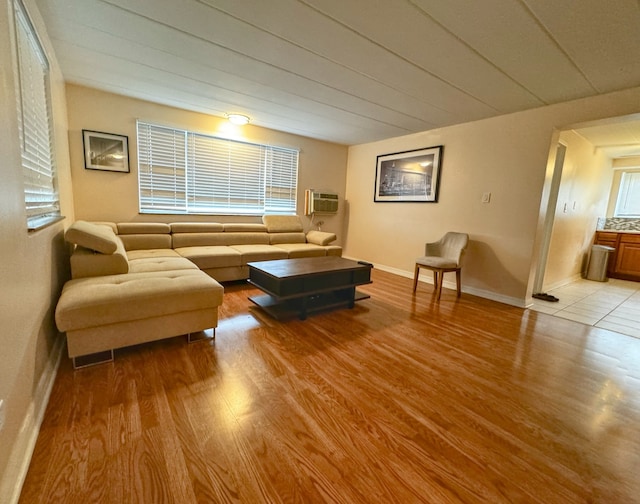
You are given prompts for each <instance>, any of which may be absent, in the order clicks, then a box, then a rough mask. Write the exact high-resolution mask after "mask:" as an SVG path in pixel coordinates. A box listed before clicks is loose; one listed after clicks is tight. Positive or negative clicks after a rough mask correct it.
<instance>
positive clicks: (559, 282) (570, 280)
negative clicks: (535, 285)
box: [543, 273, 582, 292]
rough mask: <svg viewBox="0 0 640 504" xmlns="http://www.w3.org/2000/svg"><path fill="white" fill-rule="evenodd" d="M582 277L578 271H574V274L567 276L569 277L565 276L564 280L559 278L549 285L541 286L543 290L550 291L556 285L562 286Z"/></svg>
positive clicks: (555, 287) (556, 286)
mask: <svg viewBox="0 0 640 504" xmlns="http://www.w3.org/2000/svg"><path fill="white" fill-rule="evenodd" d="M580 279H582V274H580V273H576V274H575V275H573V276H571V277H569V278H565V279H564V280H559V281H558V282H554V283H552V284H549V285H545V286H544V288H543V291H545V292H546V291H550V290H553V289H557V288H558V287H563V286H565V285H567V284H570V283H573V282H576V281H578V280H580Z"/></svg>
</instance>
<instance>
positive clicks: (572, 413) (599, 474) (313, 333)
mask: <svg viewBox="0 0 640 504" xmlns="http://www.w3.org/2000/svg"><path fill="white" fill-rule="evenodd" d="M373 281H374V283H373V284H371V285H367V286H364V287H362V288H361V290H363V291H366V292H368V293H370V294H371V299H368V300H365V301H361V302H359V303H357V304H356V307H355V308H354V309H352V310H348V309H343V310H336V311H331V312H327V313H322V314H317V315H313V316H310V317H309V318H308V319H307V320H305V321H299V320H292V321H289V322H278V321H275V320H273V319H271V318H269V317H268V316H265V315H263V314H262V313H261V312H260V311H259V310H258V309H257V308H254V307H252V305H251V303H250V302H249V301H248V300H247V296H248V295H252V294H255V293H256V290H255V289H253V288H251V287H250V286H248V285H246V284H233V285H228V286H227V287H226V293H225V297H224V304H223V306H222V307H221V312H220V316H221V317H220V318H221V321H220V325H219V328H218V331H217V336H216V339H215V342H208V341H204V342H202V341H201V342H197V343H193V344H187V343H186V341H185V339H184V338H174V339H170V340H165V341H162V342H156V343H152V344H147V345H142V346H139V347H135V348H129V349H125V350H121V351H118V352H116V360H115V362H114V363H111V364H104V365H99V366H95V367H93V368H87V369H84V370H80V371H77V372H74V371H72V369H71V366H70V363H69V361H68V360H67V359H64V362H63V364H62V366H61V369H60V371H59V374H58V377H57V379H56V383H55V386H54V389H53V392H52V395H51V400H50V403H49V406H48V409H47V412H46V416H45V419H44V423H43V425H42V429H41V432H40V437H39V439H38V442H37V446H36V449H35V453H34V456H33V459H32V463H31V466H30V470H29V474H28V476H27V479H26V482H25V485H24V487H23V491H22V498H21V503H24V504H31V503H39V502H53V503H61V502H63V503H86V504H89V503H98V502H107V503H127V504H128V503H145V504H149V503H162V504H164V503H180V504H190V503H195V502H201V503H217V502H222V503H226V502H246V503H262V502H265V503H266V502H268V503H271V502H273V503H280V502H282V503H288V502H300V503H316V502H332V503H333V502H336V503H360V502H362V503H402V504H406V503H414V502H416V503H417V502H426V503H436V504H437V503H458V502H465V503H482V504H486V503H502V502H509V503H512V502H515V503H530V502H531V503H545V504H549V503H563V504H565V503H586V502H590V503H594V502H596V503H607V504H612V503H613V504H615V503H625V504H626V503H633V502H640V477H639V475H640V339H635V338H632V337H628V336H623V335H619V334H616V333H612V332H609V331H607V330H605V329H600V328H595V327H589V326H585V325H582V324H580V323H577V322H573V321H570V320H563V319H559V318H556V317H552V316H550V315H546V314H543V313H536V312H533V311H529V310H521V309H518V308H514V307H511V306H507V305H503V304H499V303H495V302H491V301H488V300H485V299H481V298H477V297H473V296H470V295H467V294H463V295H462V297H461V298H460V299H456V297H455V292H454V291H451V290H446V289H445V290H444V291H443V294H442V299H441V301H440V303H437V302H435V298H434V297H433V295H432V286H430V285H425V284H420V285H419V287H418V292H417V294H416V295H415V296H412V293H411V289H412V286H411V280H410V279H406V278H401V277H398V276H395V275H392V274H389V273H385V272H381V271H379V270H374V271H373Z"/></svg>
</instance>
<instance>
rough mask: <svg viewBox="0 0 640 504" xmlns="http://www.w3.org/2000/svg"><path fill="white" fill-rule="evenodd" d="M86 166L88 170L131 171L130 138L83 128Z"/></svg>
mask: <svg viewBox="0 0 640 504" xmlns="http://www.w3.org/2000/svg"><path fill="white" fill-rule="evenodd" d="M82 141H83V144H84V167H85V169H87V170H104V171H113V172H125V173H128V172H129V138H128V137H126V136H123V135H114V134H112V133H102V132H100V131H89V130H82Z"/></svg>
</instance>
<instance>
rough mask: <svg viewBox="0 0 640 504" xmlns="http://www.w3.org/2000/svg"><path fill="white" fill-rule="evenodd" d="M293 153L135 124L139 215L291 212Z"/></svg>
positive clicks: (294, 170) (295, 162)
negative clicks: (136, 128)
mask: <svg viewBox="0 0 640 504" xmlns="http://www.w3.org/2000/svg"><path fill="white" fill-rule="evenodd" d="M297 183H298V151H297V150H295V149H286V148H282V147H275V146H272V145H260V144H252V143H247V142H239V141H236V140H228V139H223V138H218V137H213V136H209V135H203V134H201V133H194V132H191V131H186V130H181V129H176V128H167V127H164V126H157V125H154V124H148V123H143V122H138V188H139V196H140V212H141V213H169V214H172V213H187V214H227V215H248V214H252V215H261V214H265V213H266V214H274V213H280V214H291V213H295V211H296V193H297Z"/></svg>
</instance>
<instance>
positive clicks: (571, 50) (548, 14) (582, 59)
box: [524, 0, 640, 92]
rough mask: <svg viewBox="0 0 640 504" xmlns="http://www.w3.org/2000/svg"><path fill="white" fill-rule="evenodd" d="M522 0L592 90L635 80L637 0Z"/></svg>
mask: <svg viewBox="0 0 640 504" xmlns="http://www.w3.org/2000/svg"><path fill="white" fill-rule="evenodd" d="M524 2H525V3H526V4H527V5H528V6H529V8H530V9H531V11H532V13H533V14H534V15H535V16H536V17H537V19H539V20H540V22H541V24H542V25H543V26H544V27H545V28H546V29H547V30H548V31H549V32H550V34H551V36H552V37H553V38H554V39H555V40H556V41H557V43H558V44H559V45H560V46H561V47H562V48H563V49H564V50H565V52H566V53H567V55H568V56H569V57H570V58H571V59H572V60H573V61H574V62H575V64H576V65H577V66H578V68H580V69H581V70H582V72H583V73H584V75H585V76H586V77H587V79H589V81H590V82H592V83H593V85H594V86H595V87H596V89H598V91H600V92H607V91H614V90H617V89H623V88H627V87H631V86H637V85H638V82H640V64H639V62H640V3H639V2H638V0H579V1H576V0H554V1H553V2H550V1H548V0H524Z"/></svg>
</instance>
